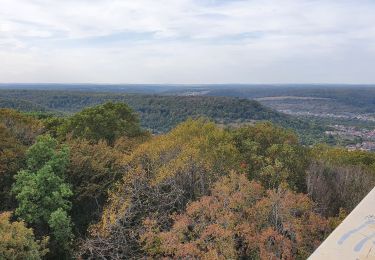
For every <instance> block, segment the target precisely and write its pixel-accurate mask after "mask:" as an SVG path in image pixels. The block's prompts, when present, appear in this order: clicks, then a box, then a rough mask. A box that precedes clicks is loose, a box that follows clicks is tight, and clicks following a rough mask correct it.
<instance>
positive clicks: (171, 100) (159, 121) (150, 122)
mask: <svg viewBox="0 0 375 260" xmlns="http://www.w3.org/2000/svg"><path fill="white" fill-rule="evenodd" d="M0 96H1V98H0V107H3V108H13V109H16V110H20V111H23V112H43V113H45V112H50V113H53V114H57V115H60V116H64V115H69V114H71V113H74V112H77V111H79V110H81V109H83V108H85V107H90V106H95V105H99V104H103V103H105V102H108V101H112V102H125V103H127V104H128V105H129V106H130V107H131V108H132V109H134V110H135V111H136V112H137V113H138V115H139V117H140V122H141V126H142V127H143V128H145V129H148V130H150V131H151V132H153V133H165V132H167V131H169V130H171V129H172V128H173V127H175V126H177V125H178V124H179V123H182V122H184V121H185V120H187V119H188V118H198V117H201V116H204V117H207V118H209V119H211V120H213V121H214V122H216V123H220V124H224V125H232V126H238V125H241V124H245V123H252V122H254V121H271V122H273V123H275V124H278V125H281V126H283V127H286V128H291V129H293V130H295V131H296V132H297V133H298V135H299V137H300V139H301V140H302V141H303V142H304V143H305V144H312V143H315V142H317V141H319V140H322V139H323V134H322V133H323V131H324V129H326V127H325V126H323V125H317V124H314V123H312V122H309V121H304V120H300V119H297V118H294V117H292V116H288V115H285V114H282V113H279V112H277V111H275V110H272V109H270V108H267V107H265V106H263V105H261V104H260V103H258V102H257V101H253V100H248V99H240V98H231V97H210V96H160V95H145V94H121V93H98V92H80V91H51V90H0Z"/></svg>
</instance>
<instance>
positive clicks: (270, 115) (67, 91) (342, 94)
mask: <svg viewBox="0 0 375 260" xmlns="http://www.w3.org/2000/svg"><path fill="white" fill-rule="evenodd" d="M0 94H1V95H0V106H1V107H11V108H18V109H21V110H23V111H28V112H30V111H51V112H54V113H67V112H68V113H71V112H76V111H78V110H80V109H82V108H84V107H87V106H92V105H97V104H101V103H103V102H106V101H109V100H112V101H124V102H126V103H128V104H129V105H130V106H131V107H133V108H134V109H135V110H136V111H138V113H139V114H140V116H141V121H142V126H143V127H145V128H147V129H150V130H152V131H154V132H155V133H161V132H165V131H168V130H170V129H171V128H172V127H174V126H175V125H177V124H178V123H179V122H182V121H183V120H186V119H187V118H188V117H193V118H194V117H195V118H196V117H199V116H206V117H208V118H211V119H213V120H215V121H216V122H218V123H223V124H224V125H225V124H228V125H229V124H230V125H232V126H233V125H236V124H243V123H251V122H254V121H260V120H269V121H271V122H274V123H278V124H280V125H282V126H284V127H290V128H292V129H294V130H295V131H297V132H298V133H300V134H301V135H302V139H303V140H304V141H305V142H306V143H314V142H315V143H316V142H329V143H331V144H332V143H336V144H341V145H344V146H350V148H351V149H352V147H353V145H354V146H355V145H357V146H358V148H361V147H362V146H361V144H362V143H363V142H367V143H366V147H367V148H366V149H369V147H371V150H372V149H375V144H372V143H371V142H373V141H374V139H373V137H372V136H370V135H368V134H367V132H368V131H370V130H373V129H374V128H375V99H374V98H373V97H374V96H375V86H370V85H342V86H340V85H316V84H315V85H236V84H234V85H229V84H228V85H226V84H222V85H162V84H160V85H152V84H150V85H142V84H133V85H127V84H124V85H116V84H112V85H105V84H102V85H100V84H0ZM245 100H249V101H245ZM250 100H252V101H250ZM258 102H259V103H258ZM259 104H261V105H263V106H260V105H259ZM181 108H182V109H181ZM277 112H279V113H277ZM287 115H289V116H287ZM338 128H339V129H340V130H338ZM343 129H345V130H343ZM352 129H355V130H356V131H354V130H352ZM369 142H370V143H369Z"/></svg>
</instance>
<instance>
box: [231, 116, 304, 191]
mask: <svg viewBox="0 0 375 260" xmlns="http://www.w3.org/2000/svg"><path fill="white" fill-rule="evenodd" d="M232 136H233V141H234V143H235V145H236V147H237V149H238V150H239V151H240V153H241V156H242V162H243V163H242V167H243V168H244V169H245V171H247V173H248V176H249V178H250V179H255V180H258V181H260V182H261V183H262V184H263V186H264V187H266V188H270V189H272V188H277V187H278V186H279V185H280V184H281V183H285V184H287V185H288V186H289V188H291V189H292V190H295V191H299V192H303V191H306V184H305V177H306V169H307V167H308V165H309V159H308V153H307V150H306V149H305V148H304V147H302V146H301V145H299V143H298V138H297V136H296V135H295V134H294V133H293V132H292V131H290V130H286V129H284V128H281V127H277V126H275V125H273V124H271V123H268V122H267V123H258V124H256V125H254V126H245V127H241V128H239V129H237V130H235V131H233V133H232Z"/></svg>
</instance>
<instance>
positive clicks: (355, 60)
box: [0, 0, 375, 83]
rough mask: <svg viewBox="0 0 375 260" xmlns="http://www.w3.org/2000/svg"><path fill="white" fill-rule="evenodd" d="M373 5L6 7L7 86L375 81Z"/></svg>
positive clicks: (301, 1)
mask: <svg viewBox="0 0 375 260" xmlns="http://www.w3.org/2000/svg"><path fill="white" fill-rule="evenodd" d="M374 14H375V1H373V0H371V1H370V0H368V1H364V0H352V1H349V0H159V1H155V0H131V1H130V0H63V1H62V0H0V82H66V83H69V82H90V83H106V82H107V83H375V72H374V68H375V15H374Z"/></svg>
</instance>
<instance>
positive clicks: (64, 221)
mask: <svg viewBox="0 0 375 260" xmlns="http://www.w3.org/2000/svg"><path fill="white" fill-rule="evenodd" d="M48 224H49V226H50V228H51V230H52V235H53V238H54V239H55V241H57V242H58V246H60V247H61V248H60V250H63V251H69V246H71V244H72V241H73V232H72V224H71V220H70V217H69V216H68V214H67V212H66V211H65V210H63V209H62V208H59V209H57V210H55V211H54V212H52V214H51V216H50V219H49V220H48Z"/></svg>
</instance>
